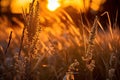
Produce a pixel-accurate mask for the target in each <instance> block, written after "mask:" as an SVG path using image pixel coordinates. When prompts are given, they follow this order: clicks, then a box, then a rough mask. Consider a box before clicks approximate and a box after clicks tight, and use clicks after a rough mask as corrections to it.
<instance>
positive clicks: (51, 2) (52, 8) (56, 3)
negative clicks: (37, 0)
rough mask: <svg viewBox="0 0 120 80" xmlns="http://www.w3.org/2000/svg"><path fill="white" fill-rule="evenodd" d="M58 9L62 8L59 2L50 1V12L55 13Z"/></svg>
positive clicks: (48, 6) (56, 0) (55, 0)
mask: <svg viewBox="0 0 120 80" xmlns="http://www.w3.org/2000/svg"><path fill="white" fill-rule="evenodd" d="M58 7H60V4H59V2H58V0H48V5H47V8H48V9H49V10H50V11H54V10H56V9H57V8H58Z"/></svg>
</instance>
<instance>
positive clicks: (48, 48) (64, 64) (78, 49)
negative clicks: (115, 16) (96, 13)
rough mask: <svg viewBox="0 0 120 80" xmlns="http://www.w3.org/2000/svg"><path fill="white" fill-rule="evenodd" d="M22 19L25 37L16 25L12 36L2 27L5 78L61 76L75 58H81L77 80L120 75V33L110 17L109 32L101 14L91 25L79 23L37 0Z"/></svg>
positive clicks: (57, 79)
mask: <svg viewBox="0 0 120 80" xmlns="http://www.w3.org/2000/svg"><path fill="white" fill-rule="evenodd" d="M40 10H41V11H40ZM23 11H24V10H23ZM104 14H106V13H104ZM104 14H102V16H103V15H104ZM108 15H109V14H108V13H107V16H108ZM104 16H105V15H104ZM82 17H83V16H82ZM23 18H24V23H23V24H24V27H21V28H22V29H21V30H20V33H21V35H18V34H17V32H16V30H14V29H13V30H12V31H13V32H12V39H9V36H7V37H6V36H5V35H4V34H3V32H5V34H7V33H6V32H7V31H10V30H7V29H8V28H0V32H1V34H0V35H1V36H2V38H3V39H1V38H0V80H8V79H9V80H62V79H63V77H64V76H65V75H67V74H66V72H67V71H68V70H69V69H70V68H71V66H73V64H74V62H73V60H74V59H77V63H78V62H79V65H77V73H78V74H72V75H74V80H88V79H86V77H87V78H89V80H90V79H91V80H106V79H110V80H112V79H113V80H114V79H117V80H119V79H120V78H119V74H120V69H119V66H120V65H119V62H120V56H119V52H120V49H119V47H120V35H119V34H120V31H119V29H118V28H117V27H116V28H112V24H111V22H110V18H109V16H108V23H109V24H108V29H107V30H104V27H103V25H102V24H101V22H100V21H99V19H98V18H95V20H94V22H92V21H91V22H92V23H91V22H88V19H87V18H86V19H85V20H86V22H87V23H84V22H83V20H82V19H80V22H81V24H79V26H76V24H75V22H74V20H73V19H72V18H71V16H70V15H69V14H68V13H67V12H66V11H65V10H63V9H60V10H58V11H56V12H55V13H52V12H49V11H47V10H46V9H43V8H41V5H40V3H39V2H38V1H36V0H33V2H32V3H31V4H30V8H29V13H28V14H27V13H26V11H24V12H23ZM83 18H84V17H83ZM5 21H6V20H5ZM0 22H2V20H1V19H0ZM6 23H7V21H6ZM21 24H22V23H21ZM0 25H1V26H2V27H3V26H7V25H6V24H5V23H3V24H0ZM18 37H19V38H18ZM8 39H9V40H8ZM4 40H6V41H5V43H4V44H3V42H4ZM9 42H11V43H10V45H9V46H8V48H7V54H6V55H4V51H5V49H6V46H7V43H9ZM16 45H17V47H18V46H19V48H17V49H18V51H16ZM114 63H115V64H114ZM113 66H114V67H113ZM75 67H76V66H75ZM70 71H71V69H70ZM68 72H69V71H68ZM72 72H74V70H73V71H72Z"/></svg>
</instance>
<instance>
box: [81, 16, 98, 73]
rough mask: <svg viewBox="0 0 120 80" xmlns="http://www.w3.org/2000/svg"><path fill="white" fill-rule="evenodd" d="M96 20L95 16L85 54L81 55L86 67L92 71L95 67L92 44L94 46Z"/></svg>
mask: <svg viewBox="0 0 120 80" xmlns="http://www.w3.org/2000/svg"><path fill="white" fill-rule="evenodd" d="M97 20H98V18H97V17H96V18H95V20H94V24H93V27H92V29H91V32H90V37H89V40H88V47H87V51H86V54H85V56H84V57H82V59H83V61H85V64H86V67H87V68H88V70H90V71H93V69H94V67H95V61H94V60H93V46H94V39H95V35H96V31H97Z"/></svg>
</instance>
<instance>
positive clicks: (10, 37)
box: [5, 31, 12, 54]
mask: <svg viewBox="0 0 120 80" xmlns="http://www.w3.org/2000/svg"><path fill="white" fill-rule="evenodd" d="M11 39H12V31H11V32H10V36H9V42H8V44H7V47H6V49H5V54H7V51H8V48H9V46H10V42H11Z"/></svg>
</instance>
